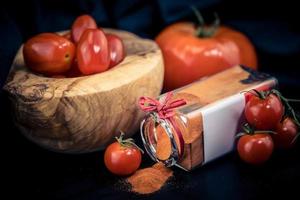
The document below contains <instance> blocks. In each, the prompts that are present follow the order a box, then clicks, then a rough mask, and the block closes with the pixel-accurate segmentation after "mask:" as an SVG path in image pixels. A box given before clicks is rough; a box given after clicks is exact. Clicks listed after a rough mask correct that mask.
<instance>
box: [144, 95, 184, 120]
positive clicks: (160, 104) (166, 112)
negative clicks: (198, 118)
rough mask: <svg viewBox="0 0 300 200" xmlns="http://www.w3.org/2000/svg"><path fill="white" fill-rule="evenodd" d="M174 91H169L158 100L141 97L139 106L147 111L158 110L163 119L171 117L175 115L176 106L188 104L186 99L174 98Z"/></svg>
mask: <svg viewBox="0 0 300 200" xmlns="http://www.w3.org/2000/svg"><path fill="white" fill-rule="evenodd" d="M172 96H173V93H172V92H168V93H167V94H166V97H165V98H164V99H163V100H161V101H158V100H156V99H152V98H150V97H140V99H139V106H140V108H141V109H142V110H143V111H145V112H156V113H157V114H158V116H159V118H161V119H170V118H171V117H172V116H174V114H175V112H174V108H177V107H180V106H183V105H185V104H186V101H185V100H184V99H176V100H172Z"/></svg>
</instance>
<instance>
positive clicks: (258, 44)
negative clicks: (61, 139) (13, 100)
mask: <svg viewBox="0 0 300 200" xmlns="http://www.w3.org/2000/svg"><path fill="white" fill-rule="evenodd" d="M297 4H298V3H297V1H292V0H286V1H276V2H275V1H262V0H246V1H232V0H224V1H221V0H200V1H196V0H185V1H180V0H178V1H176V0H155V1H150V0H128V1H125V0H111V1H108V0H107V1H101V0H64V1H63V0H44V1H38V0H26V1H16V0H9V1H5V2H1V7H0V72H1V74H0V75H1V76H0V86H1V88H2V86H3V84H4V82H5V79H6V76H7V74H8V71H9V68H10V65H11V63H12V60H13V57H14V55H15V53H16V51H17V49H18V48H19V46H20V45H21V43H23V42H24V41H26V40H27V39H28V38H29V37H31V36H33V35H35V34H37V33H41V32H54V31H60V30H66V29H68V28H69V27H70V25H71V23H72V21H73V20H74V19H75V18H76V17H77V16H79V15H80V14H85V13H88V14H91V15H92V16H93V17H94V18H95V19H96V21H97V23H98V25H99V26H102V27H112V28H118V29H124V30H128V31H131V32H133V33H136V34H138V35H140V36H142V37H147V38H154V37H155V36H156V35H157V34H158V32H159V31H160V30H161V29H162V28H164V27H165V26H166V25H168V24H171V23H173V22H176V21H179V20H190V21H195V17H194V16H193V14H192V12H191V9H190V6H191V5H194V6H196V7H198V8H199V10H200V11H201V12H202V13H203V15H204V16H205V18H207V19H208V21H210V20H211V19H212V16H213V15H212V13H213V12H215V11H216V12H218V14H219V16H220V17H221V20H222V23H223V24H226V25H229V26H231V27H233V28H235V29H237V30H240V31H242V32H244V33H245V34H246V35H247V36H248V37H249V38H250V39H251V41H252V42H253V43H254V45H255V48H256V50H257V53H258V59H259V67H260V70H261V71H264V72H268V73H270V74H272V75H274V76H276V77H277V78H278V80H279V84H280V88H281V89H282V92H283V93H284V94H285V95H287V96H288V97H293V98H297V97H300V93H299V91H300V90H299V89H300V79H299V75H300V72H299V71H300V70H299V68H300V61H299V57H300V28H299V27H300V26H299V25H300V23H299V17H298V10H299V9H298V8H299V7H298V6H297ZM0 100H1V101H0V105H1V107H0V109H1V110H0V111H1V118H2V119H1V125H2V127H1V128H2V130H1V135H2V139H1V142H2V143H3V145H2V147H4V149H5V150H4V151H3V152H4V154H5V155H4V158H6V159H5V160H4V161H3V165H4V166H5V167H6V170H4V171H2V172H3V173H4V174H5V175H8V176H9V179H8V180H9V181H7V182H6V183H5V184H6V185H7V186H9V188H10V189H12V192H11V193H10V195H22V196H23V197H31V198H32V199H33V198H34V197H37V198H38V199H99V198H100V199H101V197H102V198H104V197H105V198H110V199H117V198H122V197H121V196H122V195H123V196H124V197H125V199H127V198H132V196H128V194H127V193H122V192H118V191H114V190H112V189H111V187H109V185H110V184H114V183H115V182H114V180H115V178H114V177H112V176H110V175H106V174H108V173H102V172H103V171H104V172H105V169H104V167H103V163H101V161H99V160H101V159H102V157H101V156H102V155H101V152H96V153H94V154H88V155H80V156H71V155H68V156H67V155H61V154H55V153H52V152H48V151H46V150H43V149H41V148H39V147H37V146H35V145H34V144H32V143H30V142H28V141H27V140H25V139H24V138H23V137H22V136H21V134H20V133H19V132H18V130H16V128H15V127H14V126H13V124H12V121H11V116H10V114H11V113H10V110H9V106H8V105H9V104H8V101H7V99H6V98H5V95H4V94H3V92H2V90H1V95H0ZM297 155H299V150H297V149H296V150H292V152H290V153H289V156H285V154H284V153H283V154H280V153H279V154H277V156H275V158H273V160H272V161H271V163H270V164H268V165H266V166H265V167H262V168H260V169H255V168H252V167H249V166H247V165H244V164H242V163H241V162H240V161H239V159H238V158H237V156H236V154H234V155H231V156H229V157H225V158H224V159H221V160H219V161H216V163H214V164H212V165H210V166H207V167H204V169H202V170H199V171H197V172H194V174H193V175H192V176H187V175H182V174H181V172H176V171H175V172H176V173H178V174H177V179H178V180H181V179H182V180H183V181H181V182H180V181H179V182H180V183H181V186H180V187H178V188H179V189H176V187H175V189H168V188H167V189H165V191H164V192H161V193H159V194H158V195H157V196H154V197H156V198H159V197H164V198H175V197H178V198H184V197H186V198H194V197H198V198H201V197H202V198H205V197H207V198H213V199H219V198H226V197H229V198H231V199H240V198H246V199H247V197H248V198H258V197H262V196H265V195H269V194H275V195H279V194H282V193H281V192H283V193H286V194H293V193H291V191H292V192H295V191H296V188H297V187H296V185H298V186H299V182H298V181H297V178H299V172H298V169H299V158H298V157H299V156H297ZM147 162H148V161H147V159H146V162H145V163H147ZM100 172H101V173H100ZM185 184H187V185H185ZM282 184H283V185H285V186H287V185H291V187H290V189H286V190H283V191H282V187H281V185H282ZM179 185H180V184H179ZM203 188H204V189H203ZM7 191H10V190H7ZM275 195H274V196H275ZM123 199H124V198H123Z"/></svg>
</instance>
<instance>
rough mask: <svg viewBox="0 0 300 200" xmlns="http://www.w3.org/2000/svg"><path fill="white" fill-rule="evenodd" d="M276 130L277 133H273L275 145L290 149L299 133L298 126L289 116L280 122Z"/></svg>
mask: <svg viewBox="0 0 300 200" xmlns="http://www.w3.org/2000/svg"><path fill="white" fill-rule="evenodd" d="M275 130H276V131H275V132H276V133H277V134H273V135H272V138H273V140H274V144H275V147H278V148H283V149H288V148H291V147H292V146H293V145H294V143H293V140H294V139H295V137H296V135H297V134H298V127H297V125H296V124H295V122H294V121H293V120H292V119H291V118H289V117H287V118H285V119H284V120H283V121H282V122H279V123H278V124H277V126H276V129H275Z"/></svg>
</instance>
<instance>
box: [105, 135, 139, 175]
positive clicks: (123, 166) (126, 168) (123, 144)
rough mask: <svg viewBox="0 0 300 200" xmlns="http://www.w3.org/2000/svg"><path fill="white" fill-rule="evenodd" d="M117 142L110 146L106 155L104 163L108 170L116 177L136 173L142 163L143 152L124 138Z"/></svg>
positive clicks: (121, 137)
mask: <svg viewBox="0 0 300 200" xmlns="http://www.w3.org/2000/svg"><path fill="white" fill-rule="evenodd" d="M117 140H118V141H117V142H114V143H112V144H110V145H109V146H108V147H107V148H106V150H105V153H104V163H105V166H106V167H107V169H108V170H109V171H110V172H112V173H114V174H116V175H122V176H125V175H129V174H132V173H133V172H135V171H136V170H137V169H138V168H139V166H140V164H141V161H142V155H141V151H140V150H139V149H138V148H137V147H136V146H135V145H132V143H129V142H128V140H131V141H132V139H126V140H123V136H122V135H121V136H120V138H118V139H117Z"/></svg>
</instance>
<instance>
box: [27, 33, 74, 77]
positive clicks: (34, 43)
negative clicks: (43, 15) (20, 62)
mask: <svg viewBox="0 0 300 200" xmlns="http://www.w3.org/2000/svg"><path fill="white" fill-rule="evenodd" d="M74 54H75V45H74V44H73V43H72V42H71V41H69V40H67V39H66V38H64V37H62V36H59V35H57V34H54V33H42V34H39V35H37V36H35V37H33V38H31V39H29V40H28V41H27V42H26V43H25V44H24V48H23V56H24V61H25V63H26V66H27V67H29V68H30V69H31V70H32V71H35V72H37V73H42V74H45V75H57V74H62V73H64V72H66V71H67V70H69V68H70V67H71V64H72V62H73V58H74Z"/></svg>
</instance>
